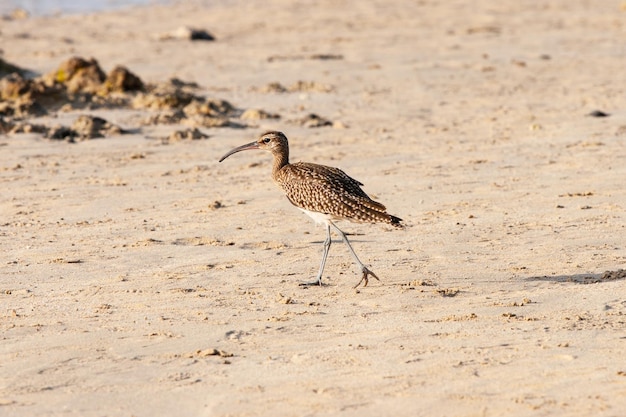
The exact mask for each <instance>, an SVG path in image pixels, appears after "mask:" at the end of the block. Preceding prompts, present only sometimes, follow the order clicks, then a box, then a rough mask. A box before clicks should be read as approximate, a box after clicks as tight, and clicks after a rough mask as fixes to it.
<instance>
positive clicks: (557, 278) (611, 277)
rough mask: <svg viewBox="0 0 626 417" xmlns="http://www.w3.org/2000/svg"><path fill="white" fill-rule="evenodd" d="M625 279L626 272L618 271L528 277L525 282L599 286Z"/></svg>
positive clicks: (623, 270)
mask: <svg viewBox="0 0 626 417" xmlns="http://www.w3.org/2000/svg"><path fill="white" fill-rule="evenodd" d="M625 279H626V270H625V269H618V270H615V271H606V272H604V273H602V274H573V275H552V276H547V275H544V276H534V277H528V278H526V279H525V281H551V282H571V283H574V284H583V285H584V284H599V283H603V282H612V281H619V280H625Z"/></svg>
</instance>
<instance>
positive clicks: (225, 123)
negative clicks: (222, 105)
mask: <svg viewBox="0 0 626 417" xmlns="http://www.w3.org/2000/svg"><path fill="white" fill-rule="evenodd" d="M183 123H184V124H186V125H188V126H195V127H229V126H230V127H236V126H235V125H232V124H231V123H230V121H229V120H228V118H227V117H222V116H217V117H213V116H204V115H201V114H199V115H196V116H192V117H188V118H186V119H184V120H183Z"/></svg>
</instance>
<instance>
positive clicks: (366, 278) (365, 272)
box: [352, 266, 380, 288]
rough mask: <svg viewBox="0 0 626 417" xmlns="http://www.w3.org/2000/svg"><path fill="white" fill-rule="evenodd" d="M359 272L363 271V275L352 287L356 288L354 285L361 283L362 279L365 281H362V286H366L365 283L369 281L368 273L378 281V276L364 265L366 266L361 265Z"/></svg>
mask: <svg viewBox="0 0 626 417" xmlns="http://www.w3.org/2000/svg"><path fill="white" fill-rule="evenodd" d="M361 272H363V277H362V278H361V280H360V281H359V282H358V283H357V284H356V285H355V286H354V287H352V288H356V287H358V286H359V285H361V283H362V282H363V281H365V282H363V286H364V287H367V284H368V282H369V279H368V275H371V276H373V277H374V278H376V279H377V280H378V281H380V278H378V277H377V276H376V274H375V273H373V272H372V271H370V270H369V269H367V267H366V266H363V267H361Z"/></svg>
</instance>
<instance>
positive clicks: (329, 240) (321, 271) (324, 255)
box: [300, 225, 332, 286]
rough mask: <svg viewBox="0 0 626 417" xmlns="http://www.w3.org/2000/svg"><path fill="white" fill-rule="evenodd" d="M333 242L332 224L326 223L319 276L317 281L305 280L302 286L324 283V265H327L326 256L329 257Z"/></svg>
mask: <svg viewBox="0 0 626 417" xmlns="http://www.w3.org/2000/svg"><path fill="white" fill-rule="evenodd" d="M331 243H332V240H331V237H330V225H326V240H325V241H324V250H323V252H322V262H321V263H320V270H319V272H318V273H317V278H316V279H315V281H311V282H303V283H302V284H300V285H302V286H310V285H320V286H321V285H322V273H324V266H325V265H326V258H327V257H328V250H329V249H330V244H331Z"/></svg>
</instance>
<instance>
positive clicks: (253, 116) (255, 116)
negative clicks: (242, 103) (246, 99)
mask: <svg viewBox="0 0 626 417" xmlns="http://www.w3.org/2000/svg"><path fill="white" fill-rule="evenodd" d="M239 118H240V119H242V120H262V119H280V115H278V114H274V113H268V112H266V111H265V110H260V109H248V110H246V111H244V112H243V113H242V114H241V116H239Z"/></svg>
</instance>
